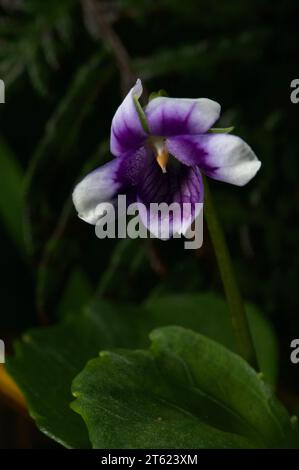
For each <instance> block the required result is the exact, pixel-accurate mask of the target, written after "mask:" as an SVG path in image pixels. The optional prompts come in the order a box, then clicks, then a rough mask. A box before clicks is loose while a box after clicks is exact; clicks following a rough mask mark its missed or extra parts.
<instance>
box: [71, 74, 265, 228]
mask: <svg viewBox="0 0 299 470" xmlns="http://www.w3.org/2000/svg"><path fill="white" fill-rule="evenodd" d="M141 94H142V84H141V81H140V80H137V82H136V84H135V86H134V87H133V88H132V89H131V90H130V92H129V93H128V95H127V96H126V98H125V99H124V101H123V103H122V104H121V105H120V107H119V108H118V109H117V111H116V113H115V116H114V118H113V120H112V126H111V140H110V149H111V153H112V154H113V155H114V157H115V158H114V159H113V160H112V161H110V162H109V163H107V164H105V165H103V166H101V167H99V168H98V169H96V170H94V171H93V172H91V173H90V174H88V175H87V176H86V177H85V178H84V179H83V181H81V182H80V183H79V184H78V185H77V186H76V188H75V190H74V192H73V202H74V205H75V207H76V209H77V211H78V215H79V217H80V218H81V219H83V220H84V221H86V222H88V223H90V224H97V223H98V221H99V220H100V218H101V217H102V215H103V213H102V209H100V210H99V208H100V207H102V203H105V202H112V203H114V204H115V203H116V201H117V196H118V194H125V195H126V197H127V201H128V203H131V202H134V201H136V202H142V203H143V204H144V205H145V207H146V208H149V206H150V203H153V202H155V203H161V202H166V203H167V204H171V203H172V202H178V203H179V204H183V203H186V202H188V203H191V205H192V207H193V205H194V207H195V204H196V203H202V202H203V197H204V196H203V182H202V176H201V173H204V174H205V175H207V176H209V177H210V178H213V179H215V180H220V181H225V182H227V183H231V184H235V185H238V186H243V185H245V184H246V183H248V181H250V180H251V179H252V178H253V177H254V176H255V174H256V172H257V171H258V170H259V168H260V166H261V162H260V161H259V160H258V159H257V157H256V155H255V154H254V152H253V151H252V149H251V148H250V147H249V146H248V145H247V144H246V143H245V142H244V141H243V140H242V139H241V138H240V137H237V136H234V135H231V134H228V133H225V132H223V133H211V132H209V130H210V129H211V127H212V126H213V125H214V123H215V122H216V121H217V120H218V118H219V115H220V105H219V104H218V103H216V102H215V101H212V100H210V99H207V98H200V99H183V98H166V97H157V98H154V99H152V100H151V101H150V102H149V103H148V104H147V106H146V107H145V109H144V110H142V108H141V106H140V104H139V101H138V99H139V98H140V96H141ZM144 118H145V119H144ZM196 215H197V214H196V211H195V210H194V211H193V213H192V216H191V219H192V220H193V219H194V218H195V217H196ZM192 220H191V221H192ZM142 222H143V223H144V225H145V226H146V227H147V228H148V229H149V230H151V227H150V226H149V220H148V219H147V217H144V214H143V217H142ZM182 224H183V226H184V221H182V220H181V218H179V219H178V220H176V219H175V218H174V220H173V221H172V230H173V232H172V233H176V232H178V233H184V230H185V229H186V228H187V227H185V228H184V230H182ZM188 225H190V219H189V223H188Z"/></svg>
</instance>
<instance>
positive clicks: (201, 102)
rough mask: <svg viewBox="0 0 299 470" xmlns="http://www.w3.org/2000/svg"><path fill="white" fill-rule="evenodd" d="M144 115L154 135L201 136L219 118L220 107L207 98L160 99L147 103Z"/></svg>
mask: <svg viewBox="0 0 299 470" xmlns="http://www.w3.org/2000/svg"><path fill="white" fill-rule="evenodd" d="M145 114H146V117H147V120H148V124H149V128H150V131H151V133H152V134H154V135H158V136H172V135H181V134H201V133H204V132H206V131H207V130H209V129H210V127H211V126H213V124H214V123H215V122H216V121H217V119H218V118H219V115H220V105H219V104H218V103H216V101H212V100H209V99H207V98H199V99H187V98H186V99H185V98H164V97H160V98H155V99H153V100H152V101H150V102H149V104H148V105H147V107H146V109H145Z"/></svg>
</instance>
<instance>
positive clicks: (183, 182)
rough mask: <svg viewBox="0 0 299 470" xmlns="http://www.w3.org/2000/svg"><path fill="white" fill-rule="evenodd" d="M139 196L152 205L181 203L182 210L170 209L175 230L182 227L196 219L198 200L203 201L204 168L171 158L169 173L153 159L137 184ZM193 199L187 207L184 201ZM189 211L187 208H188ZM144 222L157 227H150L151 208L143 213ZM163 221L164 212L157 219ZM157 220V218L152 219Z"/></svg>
mask: <svg viewBox="0 0 299 470" xmlns="http://www.w3.org/2000/svg"><path fill="white" fill-rule="evenodd" d="M137 199H138V201H140V202H142V203H143V204H145V205H146V207H147V208H148V209H149V208H150V204H151V203H158V204H161V203H163V202H164V203H166V204H168V205H171V204H172V203H178V204H179V206H180V207H181V213H180V214H179V215H177V214H176V213H175V212H174V213H173V212H170V213H169V218H168V223H169V225H170V229H171V231H172V233H175V232H178V231H180V230H181V227H182V226H183V225H185V224H186V221H188V220H190V224H191V222H192V221H193V220H194V218H195V216H196V210H197V206H196V205H197V203H202V202H203V183H202V179H201V175H200V172H199V170H198V168H196V167H193V168H191V167H187V166H185V165H182V164H181V163H178V162H175V161H174V159H173V161H172V162H169V165H168V166H167V173H162V172H161V169H160V167H159V166H158V164H157V162H156V161H154V160H153V161H152V162H151V163H150V165H149V166H148V168H147V171H146V173H145V175H144V178H143V179H142V181H141V182H140V185H139V186H138V188H137ZM185 203H189V204H190V206H189V207H188V208H186V206H185V207H184V210H183V204H185ZM186 211H187V212H186ZM142 220H143V223H144V224H145V225H146V226H147V227H148V228H149V229H150V230H151V231H152V232H153V233H156V231H157V227H156V228H155V229H153V228H151V227H150V214H149V212H147V213H143V214H142ZM158 222H159V223H161V214H158V219H154V224H157V223H158ZM152 223H153V222H152Z"/></svg>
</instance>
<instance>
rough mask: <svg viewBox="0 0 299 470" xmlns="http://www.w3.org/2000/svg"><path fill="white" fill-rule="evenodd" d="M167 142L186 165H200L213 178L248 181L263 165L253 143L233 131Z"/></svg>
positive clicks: (238, 184)
mask: <svg viewBox="0 0 299 470" xmlns="http://www.w3.org/2000/svg"><path fill="white" fill-rule="evenodd" d="M166 145H167V148H168V151H169V152H170V153H171V154H172V155H174V156H175V157H176V158H177V159H178V160H179V161H181V162H182V163H184V164H185V165H190V166H192V165H198V166H199V168H200V169H201V170H202V171H203V172H204V173H205V174H206V175H207V176H209V177H210V178H213V179H215V180H220V181H225V182H226V183H231V184H235V185H237V186H243V185H244V184H246V183H248V181H250V180H251V179H252V178H253V177H254V176H255V174H256V173H257V171H258V170H259V168H260V166H261V162H260V161H259V160H258V158H257V156H256V155H255V153H254V152H253V150H252V149H251V148H250V147H249V145H247V144H246V142H244V140H242V139H241V138H240V137H237V136H235V135H231V134H205V135H196V136H190V135H183V136H178V137H171V138H169V139H167V141H166Z"/></svg>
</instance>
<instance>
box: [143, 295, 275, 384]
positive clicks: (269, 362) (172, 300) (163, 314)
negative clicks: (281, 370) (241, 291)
mask: <svg viewBox="0 0 299 470" xmlns="http://www.w3.org/2000/svg"><path fill="white" fill-rule="evenodd" d="M146 308H147V309H148V310H149V311H150V313H151V317H152V320H153V325H156V326H164V325H169V324H177V325H180V326H184V327H186V328H190V329H192V330H195V331H197V332H199V333H201V334H203V335H205V336H208V337H209V338H211V339H214V340H215V341H218V342H219V343H221V344H223V345H224V346H226V347H227V348H229V349H231V350H232V351H234V352H238V349H237V343H236V339H235V335H234V332H233V329H232V325H231V321H230V318H229V311H228V306H227V303H226V302H225V300H224V299H222V298H220V297H218V296H217V295H215V294H213V293H204V294H177V295H168V296H164V297H152V298H149V299H148V301H147V303H146ZM246 311H247V315H248V321H249V324H250V329H251V333H252V336H253V341H254V345H255V348H256V352H257V357H258V363H259V366H260V369H261V371H262V372H263V375H264V378H265V380H266V381H268V382H269V383H270V384H275V382H276V379H277V374H278V346H277V341H276V337H275V333H274V331H273V328H272V326H271V324H270V323H269V322H268V321H267V320H266V318H265V317H263V315H262V314H261V313H260V312H259V310H258V309H257V308H256V307H254V306H253V305H249V304H247V305H246Z"/></svg>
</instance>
